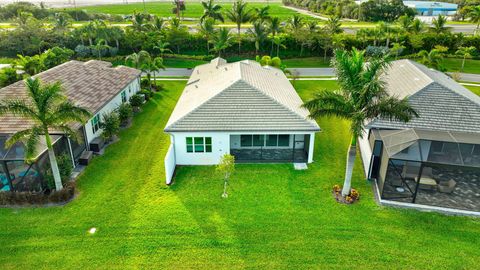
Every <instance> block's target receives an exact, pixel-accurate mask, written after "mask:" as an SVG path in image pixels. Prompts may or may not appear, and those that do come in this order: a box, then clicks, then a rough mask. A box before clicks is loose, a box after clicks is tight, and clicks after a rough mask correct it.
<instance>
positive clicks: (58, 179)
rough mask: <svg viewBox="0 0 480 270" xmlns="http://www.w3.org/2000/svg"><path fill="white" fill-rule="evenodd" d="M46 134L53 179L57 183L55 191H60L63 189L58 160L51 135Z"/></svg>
mask: <svg viewBox="0 0 480 270" xmlns="http://www.w3.org/2000/svg"><path fill="white" fill-rule="evenodd" d="M45 134H46V135H45V141H46V143H47V149H48V158H49V160H50V167H51V168H52V173H53V179H54V181H55V190H57V191H59V190H62V188H63V184H62V178H61V177H60V170H59V169H58V163H57V158H56V157H55V152H54V151H53V146H52V141H51V139H50V135H48V133H45Z"/></svg>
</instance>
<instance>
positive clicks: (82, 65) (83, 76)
mask: <svg viewBox="0 0 480 270" xmlns="http://www.w3.org/2000/svg"><path fill="white" fill-rule="evenodd" d="M140 73H141V72H140V71H139V70H137V69H133V68H129V67H124V66H119V67H115V68H112V64H111V63H109V62H104V61H97V60H91V61H88V62H80V61H69V62H66V63H64V64H61V65H59V66H56V67H54V68H51V69H49V70H46V71H44V72H41V73H39V74H37V75H35V76H34V77H36V78H39V79H40V80H41V81H42V82H43V83H54V82H57V81H60V82H62V86H63V87H64V89H65V94H66V95H67V97H68V98H69V99H70V100H71V101H73V102H74V103H75V104H77V105H79V106H82V107H84V108H86V109H88V110H89V111H90V112H91V113H96V112H98V111H99V110H100V109H101V108H103V106H105V105H106V104H107V103H108V102H110V100H111V99H112V98H114V97H115V96H116V95H118V94H119V93H120V91H122V90H123V89H124V88H125V87H126V86H127V85H128V84H129V83H131V82H132V81H133V80H135V79H136V78H137V77H138V76H140ZM26 96H27V92H26V90H25V82H24V81H19V82H16V83H14V84H11V85H9V86H6V87H4V88H2V89H0V100H2V99H16V98H26ZM30 125H31V123H30V122H29V121H27V120H25V119H24V118H22V117H14V116H12V115H5V116H2V117H0V134H11V133H14V132H17V131H19V130H22V129H25V128H28V127H29V126H30Z"/></svg>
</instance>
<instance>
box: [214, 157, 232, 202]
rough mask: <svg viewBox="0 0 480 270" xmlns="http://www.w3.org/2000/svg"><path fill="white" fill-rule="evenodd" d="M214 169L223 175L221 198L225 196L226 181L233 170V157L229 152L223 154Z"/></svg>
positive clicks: (226, 195)
mask: <svg viewBox="0 0 480 270" xmlns="http://www.w3.org/2000/svg"><path fill="white" fill-rule="evenodd" d="M215 170H216V171H217V172H218V173H220V174H221V175H222V177H223V193H222V198H227V197H228V193H227V186H228V181H229V180H230V176H232V174H233V173H234V172H235V157H234V156H232V155H229V154H225V155H223V156H222V158H221V159H220V162H219V163H218V165H217V166H216V168H215Z"/></svg>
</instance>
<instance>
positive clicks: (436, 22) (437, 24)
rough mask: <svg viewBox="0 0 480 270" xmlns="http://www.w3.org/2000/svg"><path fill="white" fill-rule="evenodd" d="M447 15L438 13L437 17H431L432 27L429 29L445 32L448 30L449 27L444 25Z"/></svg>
mask: <svg viewBox="0 0 480 270" xmlns="http://www.w3.org/2000/svg"><path fill="white" fill-rule="evenodd" d="M446 24H447V17H445V16H443V15H438V17H437V18H435V19H433V21H432V27H430V30H431V31H432V32H434V33H447V32H449V31H450V27H446V26H445V25H446Z"/></svg>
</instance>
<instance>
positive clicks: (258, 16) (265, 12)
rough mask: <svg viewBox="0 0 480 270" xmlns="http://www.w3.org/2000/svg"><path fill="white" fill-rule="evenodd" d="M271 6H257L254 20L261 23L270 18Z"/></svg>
mask: <svg viewBox="0 0 480 270" xmlns="http://www.w3.org/2000/svg"><path fill="white" fill-rule="evenodd" d="M269 10H270V6H263V7H260V8H255V9H254V11H255V14H254V15H253V19H252V20H253V21H255V22H256V21H259V22H261V23H263V22H265V21H268V20H270V12H269Z"/></svg>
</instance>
